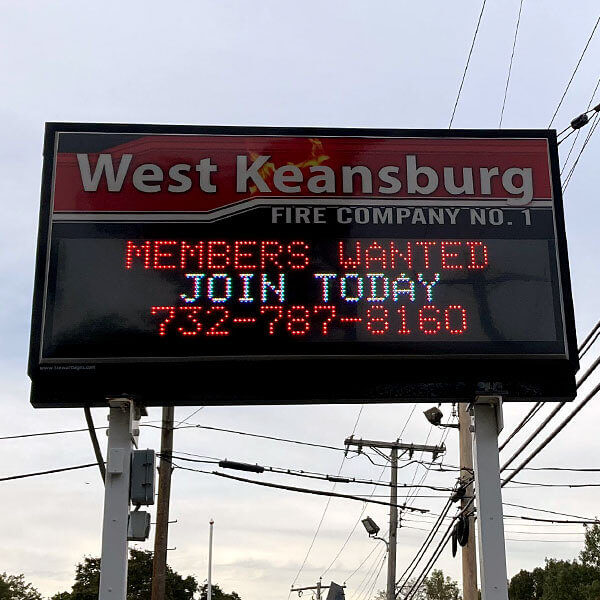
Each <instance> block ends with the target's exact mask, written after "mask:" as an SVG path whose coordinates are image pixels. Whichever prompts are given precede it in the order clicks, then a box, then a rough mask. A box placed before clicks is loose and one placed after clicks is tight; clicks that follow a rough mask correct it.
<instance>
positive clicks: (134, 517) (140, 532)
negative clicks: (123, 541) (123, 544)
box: [127, 510, 150, 542]
mask: <svg viewBox="0 0 600 600" xmlns="http://www.w3.org/2000/svg"><path fill="white" fill-rule="evenodd" d="M149 535H150V513H149V512H146V511H145V510H134V511H133V512H130V513H129V525H128V527H127V539H128V540H129V541H130V542H143V541H145V540H147V539H148V536H149Z"/></svg>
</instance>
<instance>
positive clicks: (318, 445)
mask: <svg viewBox="0 0 600 600" xmlns="http://www.w3.org/2000/svg"><path fill="white" fill-rule="evenodd" d="M142 426H145V427H154V428H155V429H161V427H158V426H156V425H148V424H147V423H144V424H142ZM178 429H206V430H208V431H221V432H223V433H232V434H236V435H243V436H248V437H255V438H259V439H263V440H272V441H275V442H285V443H287V444H298V445H300V446H311V447H312V448H324V449H326V450H337V451H338V452H344V451H345V450H344V448H339V447H337V446H328V445H326V444H316V443H313V442H304V441H301V440H292V439H288V438H280V437H276V436H272V435H262V434H259V433H250V432H248V431H237V430H235V429H225V428H222V427H212V426H209V425H197V424H193V423H190V424H189V425H185V426H181V427H179V428H178ZM86 431H87V430H86Z"/></svg>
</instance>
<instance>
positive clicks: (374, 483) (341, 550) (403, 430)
mask: <svg viewBox="0 0 600 600" xmlns="http://www.w3.org/2000/svg"><path fill="white" fill-rule="evenodd" d="M416 408H417V404H416V403H415V404H413V407H412V410H411V411H410V414H409V415H408V417H407V419H406V421H405V422H404V426H403V427H402V430H401V431H400V434H399V435H398V439H400V438H401V437H402V435H403V434H404V432H405V431H406V428H407V427H408V424H409V423H410V420H411V419H412V416H413V414H414V413H415V410H416ZM386 459H387V457H386ZM387 466H388V465H383V470H382V471H381V474H380V475H379V480H378V481H377V482H373V490H372V491H371V497H372V496H373V495H374V494H375V490H376V489H377V486H378V485H381V484H383V483H384V482H382V479H381V478H382V477H383V475H384V473H385V471H386V467H387ZM404 466H407V465H403V466H402V467H398V468H403V467H404ZM385 485H386V486H388V487H391V485H392V484H391V482H385ZM366 509H367V504H364V505H363V507H362V510H361V511H360V514H359V515H358V519H356V521H355V523H354V525H353V526H352V529H351V530H350V533H349V534H348V535H347V536H346V539H345V540H344V541H343V542H342V545H341V547H340V549H339V550H338V552H337V554H336V555H335V557H334V558H333V560H332V561H331V562H330V563H329V566H328V567H327V568H326V569H325V571H324V572H323V574H322V575H321V577H325V575H326V574H327V573H328V572H329V570H330V569H331V567H333V565H334V564H335V563H336V561H337V560H338V558H339V557H340V556H341V555H342V552H343V551H344V549H345V548H346V546H347V545H348V542H349V541H350V539H351V538H352V536H353V535H354V532H355V531H356V528H357V527H358V524H359V523H360V522H361V519H362V517H363V515H364V514H365V511H366Z"/></svg>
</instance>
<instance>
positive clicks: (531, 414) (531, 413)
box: [498, 402, 544, 452]
mask: <svg viewBox="0 0 600 600" xmlns="http://www.w3.org/2000/svg"><path fill="white" fill-rule="evenodd" d="M543 405H544V404H543V402H537V403H536V404H535V405H534V407H533V408H532V409H531V410H530V411H529V412H528V413H527V414H526V415H525V417H523V420H522V421H521V422H520V423H519V424H518V425H517V426H516V428H515V429H514V431H513V432H512V433H511V434H510V435H509V436H508V437H507V438H506V439H505V440H504V442H502V444H501V445H500V447H499V448H498V451H499V452H501V451H502V450H503V449H504V448H505V447H506V445H507V444H508V443H509V442H510V440H512V439H513V438H514V437H515V435H517V433H519V431H521V429H523V427H525V425H527V423H529V421H531V419H533V417H534V416H535V415H536V413H537V412H538V411H539V410H540V409H541V408H542V406H543Z"/></svg>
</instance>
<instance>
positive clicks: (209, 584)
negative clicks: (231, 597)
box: [206, 519, 215, 600]
mask: <svg viewBox="0 0 600 600" xmlns="http://www.w3.org/2000/svg"><path fill="white" fill-rule="evenodd" d="M214 524H215V522H214V521H213V520H212V519H211V520H210V522H209V525H210V530H209V533H208V581H207V582H206V598H207V600H211V598H212V546H213V525H214Z"/></svg>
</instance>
